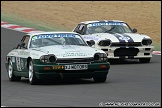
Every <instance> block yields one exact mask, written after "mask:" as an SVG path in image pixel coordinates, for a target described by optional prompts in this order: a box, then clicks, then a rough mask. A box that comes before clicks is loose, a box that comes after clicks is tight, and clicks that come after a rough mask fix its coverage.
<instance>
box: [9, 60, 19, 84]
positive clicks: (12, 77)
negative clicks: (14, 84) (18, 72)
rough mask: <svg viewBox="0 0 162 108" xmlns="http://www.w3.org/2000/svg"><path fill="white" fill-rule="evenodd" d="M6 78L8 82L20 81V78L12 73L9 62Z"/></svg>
mask: <svg viewBox="0 0 162 108" xmlns="http://www.w3.org/2000/svg"><path fill="white" fill-rule="evenodd" d="M8 78H9V80H10V81H20V79H21V77H16V76H15V75H14V72H13V64H12V62H11V60H9V64H8Z"/></svg>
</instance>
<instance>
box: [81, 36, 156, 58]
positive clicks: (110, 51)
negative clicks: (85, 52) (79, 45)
mask: <svg viewBox="0 0 162 108" xmlns="http://www.w3.org/2000/svg"><path fill="white" fill-rule="evenodd" d="M116 34H117V33H116ZM125 34H126V35H129V36H130V37H131V38H132V39H133V41H134V42H141V41H142V39H144V38H150V37H149V36H146V35H142V34H134V33H125ZM118 35H120V36H121V39H123V40H124V41H126V42H128V40H129V39H128V38H124V36H122V35H121V34H118ZM82 37H83V38H84V40H85V41H89V40H94V41H95V45H93V46H92V47H94V48H97V49H101V50H103V49H108V51H105V52H106V53H107V55H108V58H112V59H118V58H119V57H115V56H114V51H115V50H116V49H118V48H120V47H114V46H113V47H110V46H99V45H98V43H99V41H100V40H106V39H110V40H111V41H112V43H113V42H115V43H117V42H120V41H119V39H118V38H116V37H115V36H114V35H113V34H109V33H96V34H91V35H82ZM127 48H129V47H127ZM135 48H138V49H139V53H138V54H137V56H134V58H148V57H152V52H153V49H154V46H145V45H143V46H139V47H135ZM145 48H151V50H150V51H145ZM144 53H150V55H144ZM125 58H128V57H127V56H125Z"/></svg>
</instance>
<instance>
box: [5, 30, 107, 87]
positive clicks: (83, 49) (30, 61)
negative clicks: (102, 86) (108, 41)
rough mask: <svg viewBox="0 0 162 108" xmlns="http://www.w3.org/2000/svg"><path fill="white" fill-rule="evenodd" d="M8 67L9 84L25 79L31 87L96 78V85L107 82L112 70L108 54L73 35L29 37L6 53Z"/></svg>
mask: <svg viewBox="0 0 162 108" xmlns="http://www.w3.org/2000/svg"><path fill="white" fill-rule="evenodd" d="M89 43H91V42H89ZM92 44H93V42H92ZM5 66H6V69H7V72H8V77H9V80H10V81H17V80H20V79H21V77H26V78H29V82H30V84H37V83H38V81H39V80H44V79H59V78H61V79H63V78H93V79H94V81H95V82H105V81H106V79H107V74H108V71H109V68H110V64H109V62H107V56H106V53H105V52H104V51H102V50H99V49H95V48H92V47H90V46H88V44H87V43H86V42H85V41H84V40H83V39H82V37H81V36H80V35H79V34H78V33H74V32H42V33H33V34H27V35H25V36H24V37H23V38H22V40H21V41H20V43H19V44H18V45H17V46H16V47H15V48H14V49H13V50H11V51H10V52H9V53H8V54H7V57H6V63H5Z"/></svg>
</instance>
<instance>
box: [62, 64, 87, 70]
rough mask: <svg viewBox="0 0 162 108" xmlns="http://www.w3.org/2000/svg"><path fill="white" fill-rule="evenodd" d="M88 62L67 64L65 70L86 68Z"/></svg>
mask: <svg viewBox="0 0 162 108" xmlns="http://www.w3.org/2000/svg"><path fill="white" fill-rule="evenodd" d="M86 69H88V65H87V64H76V65H65V70H86Z"/></svg>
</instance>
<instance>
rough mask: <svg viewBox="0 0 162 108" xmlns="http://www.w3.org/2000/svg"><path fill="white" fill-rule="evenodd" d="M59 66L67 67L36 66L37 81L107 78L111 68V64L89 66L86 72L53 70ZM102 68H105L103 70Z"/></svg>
mask: <svg viewBox="0 0 162 108" xmlns="http://www.w3.org/2000/svg"><path fill="white" fill-rule="evenodd" d="M68 65H69V64H68ZM59 66H65V64H64V65H38V64H34V72H35V75H36V77H37V79H57V78H61V79H63V78H92V77H105V76H106V75H107V74H108V72H109V68H110V64H109V62H107V63H93V64H88V69H86V70H64V69H61V68H59V69H56V68H53V67H59ZM102 66H105V67H104V68H103V67H102ZM101 67H102V68H101Z"/></svg>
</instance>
